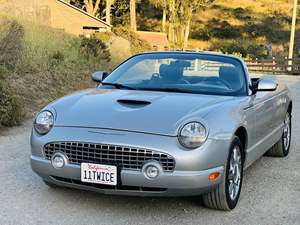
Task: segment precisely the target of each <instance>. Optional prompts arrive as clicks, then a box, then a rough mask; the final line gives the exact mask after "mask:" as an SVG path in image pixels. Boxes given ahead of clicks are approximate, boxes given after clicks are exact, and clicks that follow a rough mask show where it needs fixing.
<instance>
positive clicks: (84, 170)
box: [81, 163, 117, 185]
mask: <svg viewBox="0 0 300 225" xmlns="http://www.w3.org/2000/svg"><path fill="white" fill-rule="evenodd" d="M81 181H82V182H87V183H94V184H106V185H117V167H116V166H110V165H100V164H93V163H81Z"/></svg>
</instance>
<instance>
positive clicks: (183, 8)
mask: <svg viewBox="0 0 300 225" xmlns="http://www.w3.org/2000/svg"><path fill="white" fill-rule="evenodd" d="M212 2H214V0H189V1H186V0H167V4H168V11H169V40H170V42H171V44H172V45H173V46H174V47H179V48H180V49H186V48H187V45H188V38H189V34H190V26H191V20H192V16H193V13H194V12H195V11H197V10H199V9H201V8H204V7H206V6H208V5H209V4H211V3H212Z"/></svg>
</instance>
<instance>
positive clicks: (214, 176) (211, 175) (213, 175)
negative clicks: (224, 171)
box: [208, 172, 221, 181]
mask: <svg viewBox="0 0 300 225" xmlns="http://www.w3.org/2000/svg"><path fill="white" fill-rule="evenodd" d="M220 174H221V173H220V172H213V173H211V174H209V175H208V179H209V180H210V181H215V180H216V179H217V178H218V177H219V176H220Z"/></svg>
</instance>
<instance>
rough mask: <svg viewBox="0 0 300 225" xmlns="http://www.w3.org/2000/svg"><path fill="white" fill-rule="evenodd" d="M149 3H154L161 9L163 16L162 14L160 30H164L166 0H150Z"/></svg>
mask: <svg viewBox="0 0 300 225" xmlns="http://www.w3.org/2000/svg"><path fill="white" fill-rule="evenodd" d="M150 3H151V4H152V5H154V6H155V7H156V8H160V9H162V10H163V16H162V23H161V26H162V29H161V30H162V32H166V23H167V9H168V4H167V0H150Z"/></svg>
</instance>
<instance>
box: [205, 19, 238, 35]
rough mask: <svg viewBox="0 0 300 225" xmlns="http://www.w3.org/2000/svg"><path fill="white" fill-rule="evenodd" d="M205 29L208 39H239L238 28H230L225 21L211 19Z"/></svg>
mask: <svg viewBox="0 0 300 225" xmlns="http://www.w3.org/2000/svg"><path fill="white" fill-rule="evenodd" d="M205 27H206V29H207V31H208V35H209V36H210V37H214V38H226V39H231V38H238V37H241V31H240V29H239V27H236V26H232V25H231V24H230V23H229V22H228V21H226V20H222V21H221V20H219V19H211V20H210V21H208V23H207V25H206V26H205Z"/></svg>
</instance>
